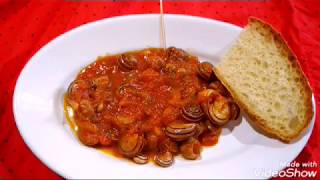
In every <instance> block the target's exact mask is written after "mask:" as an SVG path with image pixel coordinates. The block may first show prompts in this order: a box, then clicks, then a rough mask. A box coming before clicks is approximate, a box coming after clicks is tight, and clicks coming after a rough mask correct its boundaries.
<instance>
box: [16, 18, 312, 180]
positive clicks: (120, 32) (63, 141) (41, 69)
mask: <svg viewBox="0 0 320 180" xmlns="http://www.w3.org/2000/svg"><path fill="white" fill-rule="evenodd" d="M165 21H166V28H167V31H166V34H167V43H168V45H169V46H176V47H180V48H183V49H186V50H187V51H189V52H191V53H194V54H195V55H198V56H200V57H201V60H204V59H205V60H210V61H211V62H212V63H214V64H216V63H217V62H218V60H219V58H217V57H219V56H220V55H221V53H222V52H223V51H224V50H225V49H226V48H227V47H229V46H230V43H232V41H234V39H235V38H236V37H237V36H238V34H239V32H240V31H241V28H240V27H237V26H234V25H231V24H227V23H223V22H219V21H214V20H209V19H204V18H197V17H190V16H181V15H166V17H165ZM159 36H160V32H159V16H158V15H135V16H123V17H116V18H110V19H105V20H101V21H97V22H94V23H90V24H86V25H83V26H80V27H78V28H76V29H74V30H72V31H70V32H68V33H65V34H63V35H61V36H59V37H58V38H56V39H55V40H53V41H51V42H50V43H48V44H47V45H46V46H44V47H43V48H42V49H41V50H39V52H38V53H36V54H35V55H34V56H33V57H32V58H31V60H30V61H29V62H28V64H27V65H26V66H25V68H24V69H23V71H22V72H21V75H20V77H19V79H18V81H17V85H16V88H15V92H14V101H13V110H14V116H15V119H16V123H17V126H18V129H19V131H20V133H21V135H22V137H23V139H24V140H25V142H26V144H27V145H28V146H29V147H30V149H31V150H32V152H33V153H34V154H35V155H36V156H37V157H38V158H39V159H40V160H41V161H42V162H44V163H45V164H46V165H47V166H48V167H50V168H51V169H52V170H54V171H55V172H57V173H58V174H60V175H61V176H63V177H66V178H138V179H139V178H268V177H269V176H270V174H268V172H267V171H269V170H270V171H279V170H281V169H282V168H283V167H284V164H286V163H289V162H291V161H292V160H293V159H294V158H295V157H296V156H297V155H298V154H299V153H300V152H301V150H302V149H303V147H304V146H305V144H306V143H307V141H308V139H309V137H310V134H311V132H312V128H313V123H314V119H313V121H312V125H311V127H310V128H309V129H308V131H307V132H306V133H305V134H304V136H303V137H302V138H301V139H300V140H299V141H297V142H295V143H293V144H283V143H281V142H279V141H277V140H274V139H270V138H267V137H265V136H262V135H260V134H258V133H257V132H256V131H254V130H253V129H252V128H251V126H250V125H249V124H248V123H247V121H246V120H244V119H243V120H242V122H241V123H237V124H233V125H229V126H228V128H224V130H223V133H222V136H221V138H220V140H219V143H218V145H217V146H215V147H213V148H206V149H205V150H204V151H203V153H202V158H201V160H198V161H186V160H183V159H181V158H178V159H177V160H176V162H175V164H174V165H173V166H171V167H170V168H159V167H156V166H154V165H153V164H148V165H141V166H139V165H135V164H133V163H129V162H127V161H124V160H119V159H116V158H113V157H111V156H106V155H104V154H102V153H100V152H98V151H96V150H95V149H92V148H89V147H86V146H84V145H82V144H80V143H79V142H78V140H77V139H76V138H75V136H74V135H73V134H72V132H71V131H70V129H69V127H68V124H66V121H65V117H64V114H63V93H64V92H65V91H66V89H67V86H68V84H69V83H70V82H71V81H72V80H73V79H74V78H75V76H76V74H77V73H78V72H79V70H80V69H81V68H82V67H84V66H85V65H87V64H89V63H91V62H93V61H94V60H95V59H96V57H97V56H99V55H104V54H106V53H118V52H123V51H128V50H135V49H142V48H146V47H159V42H160V41H159ZM314 107H315V106H314ZM257 173H264V174H262V175H261V174H260V175H259V174H257Z"/></svg>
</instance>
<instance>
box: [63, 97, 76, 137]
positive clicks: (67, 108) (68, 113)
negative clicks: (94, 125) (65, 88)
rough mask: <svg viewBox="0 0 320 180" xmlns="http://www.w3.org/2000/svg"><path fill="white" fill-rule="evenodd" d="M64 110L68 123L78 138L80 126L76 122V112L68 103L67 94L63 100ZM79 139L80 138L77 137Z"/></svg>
mask: <svg viewBox="0 0 320 180" xmlns="http://www.w3.org/2000/svg"><path fill="white" fill-rule="evenodd" d="M63 109H64V114H65V117H66V120H67V123H68V124H69V126H70V129H71V131H72V132H73V134H74V135H76V136H77V131H78V126H77V124H76V122H75V120H74V112H73V109H72V107H71V106H70V105H69V104H68V101H67V94H65V95H64V98H63ZM77 137H78V136H77Z"/></svg>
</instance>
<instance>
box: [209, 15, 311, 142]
mask: <svg viewBox="0 0 320 180" xmlns="http://www.w3.org/2000/svg"><path fill="white" fill-rule="evenodd" d="M251 23H259V25H260V26H263V28H264V29H265V30H267V31H269V32H271V33H270V34H272V36H273V38H274V39H275V40H276V43H277V44H278V45H279V46H280V47H282V48H281V49H282V50H283V51H286V53H288V54H289V55H290V57H291V58H290V61H291V63H292V64H295V67H296V68H297V69H298V71H299V76H300V77H301V82H302V84H303V89H304V92H305V93H306V96H305V98H304V106H305V107H306V109H307V112H306V117H305V119H304V121H303V122H304V124H303V126H302V128H301V129H299V131H296V132H295V133H294V134H293V135H285V134H283V133H278V132H275V131H274V130H272V129H271V128H269V127H268V126H267V125H266V123H265V121H266V120H264V119H262V118H261V117H259V116H258V115H256V114H255V113H254V112H253V111H252V110H251V109H250V107H247V105H246V104H245V103H243V102H242V101H241V100H240V98H239V97H238V96H237V93H236V92H235V91H234V89H232V87H230V86H229V85H228V83H227V81H226V79H224V77H223V75H222V74H221V73H220V72H219V70H218V69H217V68H214V72H215V74H216V76H217V77H218V79H220V81H221V82H222V83H223V85H224V86H225V87H226V88H227V89H228V90H229V91H230V93H231V95H232V96H233V98H234V100H235V101H236V103H238V105H239V106H240V107H241V109H242V110H243V111H244V112H245V113H246V114H247V115H248V117H249V118H250V120H251V121H252V122H253V123H254V124H255V125H256V126H257V127H258V128H259V129H261V130H262V131H263V133H265V134H266V135H268V136H271V137H274V138H276V139H279V140H281V141H282V142H284V143H290V142H292V141H294V140H296V139H298V138H299V137H300V136H301V134H302V132H304V131H305V130H306V129H307V127H308V125H309V124H310V121H311V119H312V117H313V113H314V112H313V109H312V91H311V88H310V85H309V83H308V81H307V78H306V76H305V74H304V72H303V71H302V69H301V66H300V64H299V61H298V59H297V57H296V55H295V54H294V53H293V51H292V50H291V49H290V48H289V46H288V44H287V43H286V42H285V41H284V40H283V39H282V38H281V34H280V33H279V32H277V31H276V30H274V28H273V27H272V26H271V25H269V24H267V23H265V22H263V21H262V20H260V19H257V18H254V17H250V18H249V23H248V24H249V25H248V26H250V24H251Z"/></svg>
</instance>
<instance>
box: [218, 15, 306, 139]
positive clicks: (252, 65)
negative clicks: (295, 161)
mask: <svg viewBox="0 0 320 180" xmlns="http://www.w3.org/2000/svg"><path fill="white" fill-rule="evenodd" d="M216 70H217V73H218V74H219V77H223V82H224V84H225V85H226V86H227V87H228V88H229V90H230V91H231V92H232V94H233V95H234V96H235V97H236V98H237V99H238V101H239V102H240V104H242V105H244V106H245V109H247V111H248V112H247V113H248V114H249V115H250V116H251V117H254V119H255V120H256V121H258V124H260V126H261V128H262V129H264V130H266V131H268V132H269V133H271V134H273V135H275V136H276V137H277V138H278V139H280V140H283V141H291V140H292V139H293V138H295V137H297V136H298V135H299V133H301V131H302V130H303V129H304V128H305V127H306V126H307V124H308V123H309V121H310V119H311V118H312V104H311V90H310V87H309V85H308V83H307V80H306V78H305V77H304V75H303V73H302V71H301V69H300V67H299V65H298V63H297V60H296V58H295V56H294V55H293V54H292V53H291V51H290V50H289V48H288V47H287V45H286V44H285V43H284V41H283V40H282V39H281V37H280V36H279V35H278V34H277V33H275V32H274V31H273V30H272V28H271V27H270V26H268V25H266V24H264V23H262V22H260V21H258V20H254V19H252V20H250V22H249V25H248V26H247V27H246V28H245V30H244V31H243V32H242V33H241V35H240V37H239V39H238V41H237V42H236V43H235V44H234V46H233V47H232V48H231V50H230V51H229V52H228V53H227V54H226V55H225V56H224V58H223V60H222V62H221V63H220V64H219V65H218V66H217V67H216Z"/></svg>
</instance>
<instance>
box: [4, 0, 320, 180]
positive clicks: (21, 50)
mask: <svg viewBox="0 0 320 180" xmlns="http://www.w3.org/2000/svg"><path fill="white" fill-rule="evenodd" d="M164 7H165V12H166V13H174V14H189V15H194V16H202V17H207V18H212V19H217V20H221V21H225V22H229V23H233V24H236V25H239V26H244V25H245V24H246V23H247V19H248V17H249V16H256V17H259V18H260V19H263V20H265V21H266V22H268V23H270V24H272V25H273V26H274V27H275V28H276V29H277V30H278V31H280V32H281V33H282V34H283V37H284V38H285V39H286V40H287V41H288V43H289V46H290V47H291V48H292V49H293V51H294V52H295V53H296V55H297V56H298V58H299V60H300V63H301V66H302V68H303V71H304V72H305V73H306V75H307V77H308V79H309V81H310V84H311V86H312V89H313V92H314V95H315V97H316V105H317V106H319V105H320V104H319V100H320V96H319V95H320V1H319V0H307V1H302V0H278V1H276V0H270V1H268V0H267V1H262V0H261V1H253V2H245V1H241V0H238V1H237V0H235V1H231V0H230V1H229V2H226V1H223V2H222V1H219V0H217V1H212V0H211V1H201V0H197V1H189V2H187V1H185V2H183V1H182V2H181V1H174V0H171V1H167V2H165V4H164ZM158 12H159V3H158V2H155V1H152V2H150V1H149V2H134V1H120V2H112V1H96V2H94V1H81V2H75V1H70V0H69V1H57V0H42V1H41V0H0V77H1V78H0V179H1V178H32V179H34V178H41V179H43V178H50V179H60V178H61V177H60V176H59V175H57V174H55V173H54V172H53V171H51V170H50V169H48V168H47V167H46V166H45V165H44V164H43V163H42V162H41V161H39V160H38V159H37V158H36V157H35V156H34V155H33V154H32V152H31V151H30V150H29V149H28V147H27V146H26V144H25V143H24V142H23V140H22V138H21V136H20V134H19V132H18V130H17V127H16V125H15V121H14V117H13V112H12V94H13V91H14V87H15V82H16V79H17V77H18V76H19V73H20V71H21V70H22V68H23V66H24V65H25V63H26V62H27V61H28V60H29V58H30V57H31V56H32V55H33V54H34V53H36V52H37V50H38V49H39V48H40V47H42V46H43V45H45V44H46V43H48V42H49V41H50V40H52V39H53V38H55V37H57V36H58V35H60V34H61V33H64V32H66V31H68V30H70V29H72V28H75V27H77V26H79V25H81V24H85V23H89V22H92V21H95V20H98V19H103V18H109V17H113V16H119V15H126V14H144V13H158ZM317 114H319V109H318V110H317ZM318 121H319V116H317V117H316V124H315V127H314V130H313V133H312V136H311V138H310V140H309V142H308V144H307V146H306V147H305V148H304V149H303V152H302V153H301V154H300V155H299V156H298V157H297V159H296V161H297V162H308V161H316V162H317V163H318V167H316V168H308V169H307V170H312V169H313V170H317V171H318V173H320V171H319V169H320V168H319V166H320V164H319V163H320V161H319V160H320V149H319V148H318V147H319V146H318V140H319V136H320V133H319V124H318ZM317 176H318V177H319V176H320V175H317Z"/></svg>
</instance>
